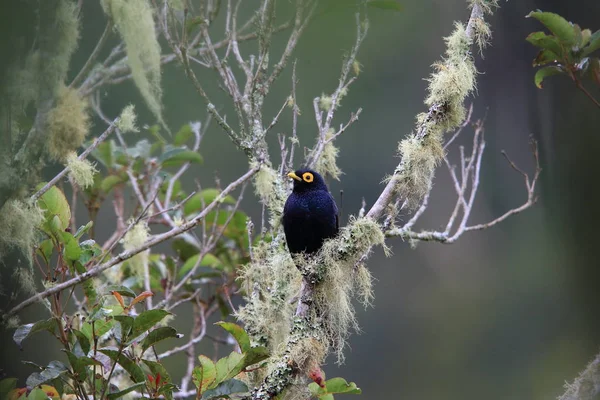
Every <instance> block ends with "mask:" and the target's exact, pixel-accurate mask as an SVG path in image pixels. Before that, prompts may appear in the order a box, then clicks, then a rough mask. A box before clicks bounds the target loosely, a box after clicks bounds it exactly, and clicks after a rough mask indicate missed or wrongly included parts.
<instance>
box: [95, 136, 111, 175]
mask: <svg viewBox="0 0 600 400" xmlns="http://www.w3.org/2000/svg"><path fill="white" fill-rule="evenodd" d="M114 151H115V142H114V141H112V140H107V141H104V142H102V143H100V144H99V145H98V147H97V148H96V150H94V151H92V155H93V156H94V157H95V158H96V160H98V161H100V163H101V164H103V165H104V166H105V167H107V168H111V167H112V166H113V165H114V163H115V157H114Z"/></svg>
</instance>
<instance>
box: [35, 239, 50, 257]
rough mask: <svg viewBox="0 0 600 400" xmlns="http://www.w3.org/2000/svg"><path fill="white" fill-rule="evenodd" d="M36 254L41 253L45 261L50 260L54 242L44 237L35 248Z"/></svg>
mask: <svg viewBox="0 0 600 400" xmlns="http://www.w3.org/2000/svg"><path fill="white" fill-rule="evenodd" d="M37 251H38V254H40V255H42V256H43V257H44V259H45V260H46V261H50V258H51V257H52V253H53V251H54V244H53V243H52V239H46V240H44V241H42V243H40V245H39V247H38V248H37Z"/></svg>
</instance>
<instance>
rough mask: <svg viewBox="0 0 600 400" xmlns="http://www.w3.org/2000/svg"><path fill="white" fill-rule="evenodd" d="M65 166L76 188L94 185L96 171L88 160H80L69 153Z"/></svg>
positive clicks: (75, 155) (75, 154)
mask: <svg viewBox="0 0 600 400" xmlns="http://www.w3.org/2000/svg"><path fill="white" fill-rule="evenodd" d="M67 166H68V167H69V176H70V177H71V179H72V180H73V181H74V182H75V183H76V184H77V186H79V187H81V188H86V187H89V186H92V185H93V184H94V174H95V173H96V172H98V170H96V168H95V167H94V166H93V165H92V164H91V163H90V162H89V161H88V160H80V159H79V158H77V153H75V152H71V153H69V155H67Z"/></svg>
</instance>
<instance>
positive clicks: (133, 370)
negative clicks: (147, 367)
mask: <svg viewBox="0 0 600 400" xmlns="http://www.w3.org/2000/svg"><path fill="white" fill-rule="evenodd" d="M98 351H99V352H101V353H102V354H106V355H107V356H108V357H109V358H110V359H111V360H112V361H113V362H116V363H118V364H119V365H120V366H121V367H123V369H124V370H125V371H127V373H129V376H130V377H131V380H132V381H133V382H145V381H146V375H145V374H144V371H143V370H142V368H141V367H140V366H139V365H138V364H137V363H136V362H134V361H133V360H131V359H129V358H128V357H127V356H125V355H124V354H123V353H120V354H119V352H118V351H117V350H112V349H100V350H98Z"/></svg>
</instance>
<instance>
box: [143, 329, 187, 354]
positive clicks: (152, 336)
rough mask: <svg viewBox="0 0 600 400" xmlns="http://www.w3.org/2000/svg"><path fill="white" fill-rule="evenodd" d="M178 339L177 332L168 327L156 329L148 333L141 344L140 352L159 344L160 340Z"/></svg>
mask: <svg viewBox="0 0 600 400" xmlns="http://www.w3.org/2000/svg"><path fill="white" fill-rule="evenodd" d="M178 337H179V335H178V334H177V331H176V330H175V329H174V328H171V327H170V326H163V327H160V328H156V329H155V330H153V331H152V332H150V333H149V334H148V336H146V338H145V339H144V341H143V342H142V352H144V351H146V349H148V348H149V347H150V346H153V345H154V344H155V343H157V342H160V341H161V340H165V339H169V338H178Z"/></svg>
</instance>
